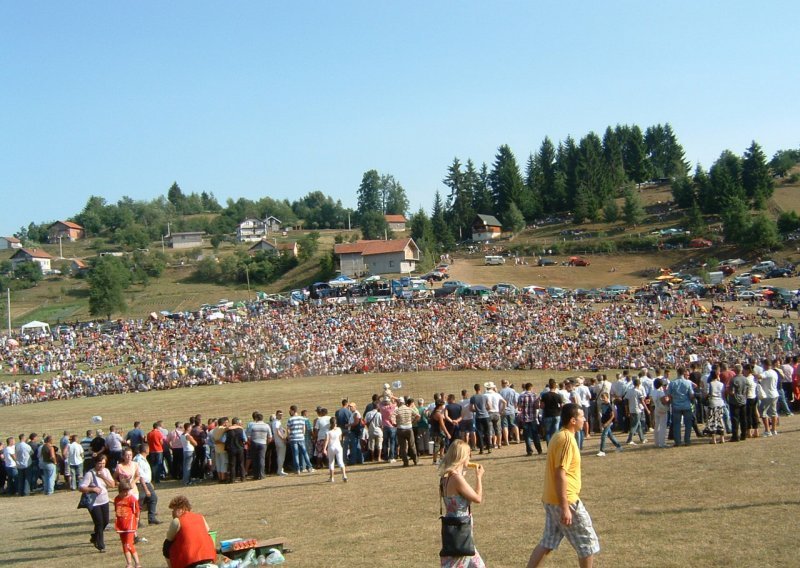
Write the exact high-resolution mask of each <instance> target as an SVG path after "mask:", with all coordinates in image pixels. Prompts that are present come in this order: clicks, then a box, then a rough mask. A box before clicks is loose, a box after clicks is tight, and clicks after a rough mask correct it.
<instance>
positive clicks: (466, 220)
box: [443, 158, 477, 235]
mask: <svg viewBox="0 0 800 568" xmlns="http://www.w3.org/2000/svg"><path fill="white" fill-rule="evenodd" d="M443 183H444V184H445V185H446V186H447V187H448V188H450V194H449V195H448V196H447V217H448V218H449V219H451V221H452V225H453V227H454V229H455V231H456V232H457V234H459V235H464V234H466V233H467V232H468V230H469V226H470V223H472V220H473V218H474V217H475V210H474V209H473V191H474V188H475V185H476V183H477V172H476V171H475V166H474V165H473V164H472V162H471V161H468V162H467V170H466V171H465V172H463V171H461V163H460V162H459V161H458V158H453V163H452V164H450V167H448V168H447V176H446V177H445V178H444V180H443Z"/></svg>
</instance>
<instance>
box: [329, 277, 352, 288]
mask: <svg viewBox="0 0 800 568" xmlns="http://www.w3.org/2000/svg"><path fill="white" fill-rule="evenodd" d="M355 283H356V281H355V280H353V279H352V278H349V277H347V276H345V275H344V274H340V275H339V276H337V277H336V278H334V279H333V280H331V281H330V282H328V284H330V285H331V286H349V285H351V284H355Z"/></svg>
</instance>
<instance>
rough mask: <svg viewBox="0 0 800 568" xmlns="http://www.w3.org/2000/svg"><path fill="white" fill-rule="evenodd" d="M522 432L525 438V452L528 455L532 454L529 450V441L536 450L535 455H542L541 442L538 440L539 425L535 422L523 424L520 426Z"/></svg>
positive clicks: (530, 449)
mask: <svg viewBox="0 0 800 568" xmlns="http://www.w3.org/2000/svg"><path fill="white" fill-rule="evenodd" d="M522 432H523V435H524V436H525V452H526V453H527V454H528V455H531V454H532V453H533V449H532V448H531V441H532V442H533V445H534V447H535V448H536V453H537V454H541V453H542V441H541V439H539V425H538V424H536V422H524V423H523V424H522Z"/></svg>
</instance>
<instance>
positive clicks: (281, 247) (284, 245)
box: [278, 241, 297, 250]
mask: <svg viewBox="0 0 800 568" xmlns="http://www.w3.org/2000/svg"><path fill="white" fill-rule="evenodd" d="M296 244H297V243H296V242H294V241H292V242H290V243H278V250H294V247H295V245H296Z"/></svg>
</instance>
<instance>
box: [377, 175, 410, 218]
mask: <svg viewBox="0 0 800 568" xmlns="http://www.w3.org/2000/svg"><path fill="white" fill-rule="evenodd" d="M381 195H382V197H383V212H384V213H385V214H386V215H403V216H405V214H406V212H407V211H408V198H407V197H406V190H405V189H404V188H403V186H402V185H400V182H399V181H397V180H396V179H394V176H392V175H385V176H381Z"/></svg>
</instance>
